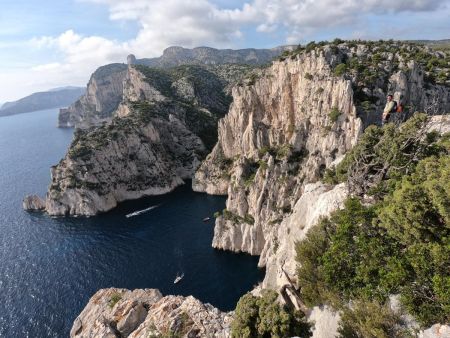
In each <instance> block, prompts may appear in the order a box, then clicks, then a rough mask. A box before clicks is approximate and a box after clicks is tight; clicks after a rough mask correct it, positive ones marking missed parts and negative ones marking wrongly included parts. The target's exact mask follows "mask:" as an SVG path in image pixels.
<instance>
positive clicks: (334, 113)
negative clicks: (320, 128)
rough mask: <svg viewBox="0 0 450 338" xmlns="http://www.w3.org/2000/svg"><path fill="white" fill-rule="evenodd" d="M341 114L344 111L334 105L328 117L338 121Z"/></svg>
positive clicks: (332, 120)
mask: <svg viewBox="0 0 450 338" xmlns="http://www.w3.org/2000/svg"><path fill="white" fill-rule="evenodd" d="M341 114H342V113H341V112H340V111H339V108H338V107H333V108H332V109H331V111H330V112H329V113H328V117H329V118H330V120H331V122H333V123H336V122H337V120H338V119H339V116H341Z"/></svg>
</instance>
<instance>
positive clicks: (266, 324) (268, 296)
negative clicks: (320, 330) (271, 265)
mask: <svg viewBox="0 0 450 338" xmlns="http://www.w3.org/2000/svg"><path fill="white" fill-rule="evenodd" d="M277 298H278V295H277V293H276V292H275V291H269V290H263V292H262V297H255V296H253V295H252V294H250V293H248V294H246V295H244V296H242V297H241V298H240V299H239V302H238V303H237V306H236V310H235V316H234V320H233V322H232V324H231V337H233V338H264V337H272V338H285V337H292V336H299V337H310V336H311V331H310V326H309V324H308V323H307V322H306V321H305V319H304V318H303V315H302V314H301V313H300V312H298V311H293V310H288V309H287V308H286V307H285V306H282V305H280V304H279V303H278V301H277Z"/></svg>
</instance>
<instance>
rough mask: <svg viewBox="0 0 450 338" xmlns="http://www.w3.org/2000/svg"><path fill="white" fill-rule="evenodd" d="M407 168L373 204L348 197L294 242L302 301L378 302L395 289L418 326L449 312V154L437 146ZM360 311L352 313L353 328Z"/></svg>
mask: <svg viewBox="0 0 450 338" xmlns="http://www.w3.org/2000/svg"><path fill="white" fill-rule="evenodd" d="M416 142H425V141H423V140H420V138H419V139H418V138H416ZM443 144H444V145H446V144H447V140H446V138H444V139H443V140H442V142H439V143H437V144H436V147H438V146H440V147H443V148H445V149H446V147H445V146H444V145H443ZM372 156H374V155H373V154H372ZM375 156H376V155H375ZM411 168H412V172H411V173H410V174H406V173H404V174H403V177H401V179H399V180H397V181H395V184H394V185H393V188H392V191H388V192H387V194H386V195H385V196H384V199H382V200H380V201H379V202H377V203H376V204H375V205H373V206H363V205H362V204H361V203H360V201H359V200H358V199H357V198H352V199H348V200H347V201H346V202H345V205H344V209H342V210H338V211H335V212H333V213H332V214H331V215H330V217H329V218H325V219H323V220H321V222H320V223H319V224H318V225H317V226H316V227H314V228H313V229H311V230H310V231H309V233H308V234H307V236H306V238H305V240H304V241H302V242H301V243H298V244H297V245H296V251H297V262H298V263H299V265H298V270H297V276H298V283H299V286H300V287H301V296H302V298H303V300H304V301H305V303H306V304H307V305H309V306H312V305H319V304H330V305H332V306H333V307H335V308H337V309H341V310H342V309H343V310H346V309H347V308H348V305H347V304H348V302H352V301H355V300H358V299H361V300H364V301H367V300H370V301H374V302H378V303H380V304H384V303H385V302H386V301H387V298H388V297H389V295H391V294H400V300H401V303H402V305H403V306H404V308H405V309H406V310H407V311H408V312H409V313H410V314H412V315H413V316H414V317H415V319H416V320H418V322H419V323H421V324H422V325H423V326H429V325H431V324H433V323H437V322H440V323H443V322H444V323H446V322H448V321H449V320H450V288H449V286H450V270H449V269H448V267H449V266H450V224H449V221H450V169H449V168H450V157H449V155H448V153H447V152H445V151H442V150H441V152H440V153H439V155H432V156H430V157H427V158H425V159H423V160H421V161H419V162H418V163H417V164H416V166H415V167H411ZM347 310H348V309H347ZM354 315H356V316H362V314H358V313H357V312H356V314H355V313H354ZM374 318H375V317H374ZM368 319H370V318H366V319H363V318H358V321H359V324H358V325H362V326H361V327H359V329H360V330H363V328H364V327H366V325H369V324H368V322H367V320H368ZM377 325H378V324H377ZM388 326H389V325H388ZM388 326H387V327H388ZM368 327H370V325H369V326H368ZM353 329H355V328H353ZM380 332H381V331H380ZM382 332H384V331H382ZM383 334H385V333H383ZM386 334H387V333H386ZM375 336H376V335H375ZM379 336H380V337H383V335H382V334H381V333H380V335H379ZM384 336H386V335H384ZM387 336H389V335H387ZM355 337H365V336H364V335H362V336H361V335H356V336H355Z"/></svg>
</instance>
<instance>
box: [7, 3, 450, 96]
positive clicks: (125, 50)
mask: <svg viewBox="0 0 450 338" xmlns="http://www.w3.org/2000/svg"><path fill="white" fill-rule="evenodd" d="M449 17H450V0H397V1H387V0H342V1H339V2H336V1H332V0H315V1H313V0H295V1H294V0H248V1H238V0H190V1H181V0H151V1H150V0H60V1H55V0H41V1H34V0H28V1H25V0H14V1H13V0H0V79H1V81H0V102H5V101H10V100H15V99H17V98H20V97H22V96H25V95H27V94H30V93H32V92H36V91H41V90H46V89H49V88H53V87H59V86H65V85H85V84H86V83H87V81H88V80H89V76H90V74H91V73H92V72H93V71H94V70H95V69H96V68H97V67H99V66H101V65H103V64H106V63H110V62H123V61H124V60H125V58H126V55H127V54H129V53H134V54H136V56H137V57H152V56H158V55H160V54H161V52H162V51H163V50H164V48H166V47H168V46H170V45H182V46H185V47H195V46H199V45H207V46H212V47H218V48H245V47H256V48H267V47H274V46H277V45H282V44H296V43H304V42H308V41H310V40H316V41H318V40H325V39H333V38H335V37H341V38H368V39H379V38H386V39H387V38H394V39H444V38H450V20H449Z"/></svg>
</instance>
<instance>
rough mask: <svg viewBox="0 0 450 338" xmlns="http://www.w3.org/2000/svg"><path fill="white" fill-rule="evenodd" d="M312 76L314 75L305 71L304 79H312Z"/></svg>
mask: <svg viewBox="0 0 450 338" xmlns="http://www.w3.org/2000/svg"><path fill="white" fill-rule="evenodd" d="M313 78H314V76H312V75H311V74H310V73H306V74H305V79H306V80H312V79H313Z"/></svg>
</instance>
